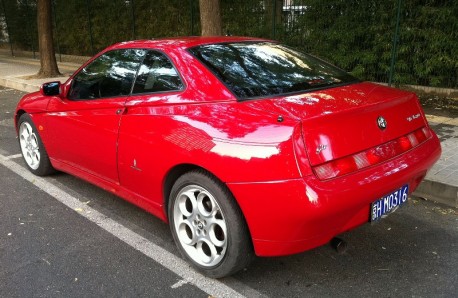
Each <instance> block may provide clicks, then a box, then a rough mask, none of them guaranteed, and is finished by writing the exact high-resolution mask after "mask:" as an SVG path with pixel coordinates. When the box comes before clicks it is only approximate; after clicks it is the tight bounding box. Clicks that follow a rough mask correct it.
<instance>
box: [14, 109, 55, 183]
mask: <svg viewBox="0 0 458 298" xmlns="http://www.w3.org/2000/svg"><path fill="white" fill-rule="evenodd" d="M17 125H18V132H19V135H18V140H19V147H20V149H21V153H22V157H23V159H24V162H25V164H26V166H27V168H28V169H29V171H30V172H32V173H33V174H35V175H37V176H46V175H49V174H52V173H54V172H55V171H56V170H54V168H53V167H52V165H51V162H50V161H49V156H48V153H47V152H46V149H45V146H44V145H43V142H42V141H41V137H40V134H39V133H38V130H37V128H36V127H35V124H34V123H33V121H32V118H31V117H30V116H29V114H22V115H21V117H19V121H18V124H17ZM21 127H24V129H25V128H28V130H30V136H31V138H30V139H33V142H34V143H36V147H35V150H34V151H35V152H38V153H39V155H38V156H39V157H38V158H37V159H35V162H33V161H31V160H30V158H29V161H28V160H27V157H26V155H27V151H28V150H27V149H26V148H25V147H24V144H25V143H24V142H26V143H27V141H26V140H25V139H24V137H23V136H22V135H21Z"/></svg>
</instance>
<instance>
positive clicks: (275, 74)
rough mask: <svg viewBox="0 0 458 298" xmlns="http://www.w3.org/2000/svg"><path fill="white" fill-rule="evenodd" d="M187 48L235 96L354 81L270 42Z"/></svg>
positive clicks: (332, 68)
mask: <svg viewBox="0 0 458 298" xmlns="http://www.w3.org/2000/svg"><path fill="white" fill-rule="evenodd" d="M189 51H190V52H191V53H192V54H193V55H194V56H195V57H196V58H197V59H199V60H200V61H201V62H202V63H203V64H205V65H206V66H207V67H208V68H209V69H210V70H211V71H212V72H213V73H214V74H215V75H216V76H217V77H218V78H219V79H220V80H221V81H223V82H224V84H225V85H226V86H227V87H228V88H229V89H230V90H231V91H232V92H233V93H234V94H235V95H236V96H237V97H238V98H239V99H249V98H254V97H264V96H270V95H282V94H288V93H300V92H306V91H311V90H316V89H324V88H329V87H335V86H337V85H345V84H349V83H353V82H357V81H358V80H357V79H356V78H354V77H353V76H351V75H349V74H348V73H346V72H345V71H343V70H341V69H339V68H337V67H335V66H332V65H330V64H328V63H326V62H324V61H322V60H320V59H318V58H315V57H313V56H310V55H308V54H304V53H301V52H298V51H296V50H293V49H291V48H288V47H286V46H283V45H280V44H276V43H271V42H256V43H253V42H241V43H226V44H211V45H202V46H198V47H194V48H191V49H190V50H189Z"/></svg>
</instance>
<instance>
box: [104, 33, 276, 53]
mask: <svg viewBox="0 0 458 298" xmlns="http://www.w3.org/2000/svg"><path fill="white" fill-rule="evenodd" d="M244 41H269V40H267V39H263V38H256V37H241V36H190V37H175V38H161V39H145V40H132V41H124V42H120V43H116V44H114V45H112V46H109V47H108V48H107V49H106V50H114V49H125V48H144V49H145V48H146V49H147V48H156V49H166V48H182V49H186V48H192V47H195V46H199V45H204V44H216V43H230V42H244Z"/></svg>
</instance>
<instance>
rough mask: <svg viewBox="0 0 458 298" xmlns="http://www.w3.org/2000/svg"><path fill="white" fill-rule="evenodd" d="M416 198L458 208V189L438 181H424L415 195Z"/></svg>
mask: <svg viewBox="0 0 458 298" xmlns="http://www.w3.org/2000/svg"><path fill="white" fill-rule="evenodd" d="M413 195H414V196H417V197H420V198H425V199H428V200H431V201H435V202H438V203H441V204H444V205H447V206H450V207H453V208H458V187H456V186H453V185H447V184H444V183H441V182H438V181H432V180H423V182H422V183H420V185H419V186H418V188H417V189H416V190H415V191H414V193H413Z"/></svg>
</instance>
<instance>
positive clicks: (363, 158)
mask: <svg viewBox="0 0 458 298" xmlns="http://www.w3.org/2000/svg"><path fill="white" fill-rule="evenodd" d="M430 137H431V132H430V131H429V129H428V128H427V127H423V128H420V129H417V130H415V131H414V132H412V133H409V134H408V135H405V136H402V137H400V138H398V139H396V140H393V141H390V142H387V143H385V144H382V145H379V146H377V147H374V148H371V149H368V150H366V151H363V152H359V153H356V154H353V155H350V156H346V157H342V158H339V159H336V160H333V161H330V162H327V163H324V164H321V165H319V166H316V167H314V168H313V171H314V172H315V175H316V176H317V177H318V178H319V179H320V180H327V179H331V178H335V177H338V176H343V175H345V174H349V173H351V172H355V171H357V170H360V169H363V168H366V167H369V166H372V165H376V164H378V163H381V162H383V161H386V160H388V159H391V158H393V157H395V156H397V155H400V154H402V153H404V152H406V151H408V150H410V149H412V148H414V147H416V146H418V145H420V144H421V143H423V142H424V141H426V140H427V139H429V138H430Z"/></svg>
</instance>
